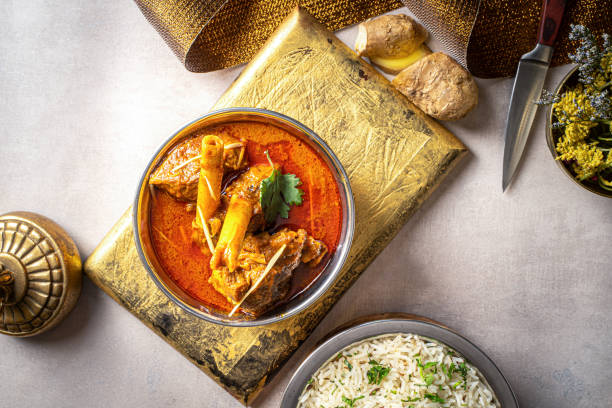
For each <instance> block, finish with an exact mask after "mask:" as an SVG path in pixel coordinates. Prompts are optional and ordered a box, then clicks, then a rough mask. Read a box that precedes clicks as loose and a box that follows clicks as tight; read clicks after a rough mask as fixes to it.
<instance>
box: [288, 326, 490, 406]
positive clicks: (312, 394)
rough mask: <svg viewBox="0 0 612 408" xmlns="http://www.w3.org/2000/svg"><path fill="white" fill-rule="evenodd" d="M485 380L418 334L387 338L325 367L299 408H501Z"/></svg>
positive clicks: (347, 353)
mask: <svg viewBox="0 0 612 408" xmlns="http://www.w3.org/2000/svg"><path fill="white" fill-rule="evenodd" d="M481 378H482V377H481V374H480V373H479V372H478V371H477V369H476V368H475V367H473V366H472V365H470V364H469V363H467V362H466V361H465V360H464V359H463V357H461V356H460V355H459V354H457V353H456V352H453V351H452V350H450V349H449V348H448V347H446V346H445V345H442V344H438V343H435V342H432V340H430V339H426V338H422V337H420V336H417V335H413V334H407V335H397V334H393V335H385V336H380V337H376V338H373V339H369V340H366V341H364V342H360V343H357V344H354V345H351V346H349V347H347V348H346V349H345V350H342V351H341V352H340V353H338V354H337V355H336V356H334V358H332V359H331V360H330V361H328V362H327V363H326V364H324V365H323V366H322V367H321V368H320V369H319V370H318V371H317V372H316V373H315V375H313V377H312V381H309V382H308V385H307V386H306V387H305V388H304V391H303V392H302V395H301V396H300V400H299V403H298V407H297V408H321V407H326V408H333V407H343V408H373V407H381V406H401V407H404V408H410V407H412V408H452V407H462V406H467V407H470V408H499V407H500V405H499V403H498V402H497V399H496V398H495V396H494V394H493V391H492V390H491V388H490V387H489V386H488V385H487V384H486V383H485V382H484V381H482V380H481ZM341 379H342V380H341ZM338 384H341V385H342V392H337V391H338V389H339V387H338Z"/></svg>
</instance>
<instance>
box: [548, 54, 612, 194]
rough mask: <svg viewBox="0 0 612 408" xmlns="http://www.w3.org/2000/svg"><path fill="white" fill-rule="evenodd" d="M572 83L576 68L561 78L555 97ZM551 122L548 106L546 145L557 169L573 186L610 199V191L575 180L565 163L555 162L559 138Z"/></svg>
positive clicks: (551, 112) (550, 111)
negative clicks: (556, 145)
mask: <svg viewBox="0 0 612 408" xmlns="http://www.w3.org/2000/svg"><path fill="white" fill-rule="evenodd" d="M574 83H578V67H577V66H576V67H574V68H572V70H570V71H569V72H568V73H567V75H565V77H563V79H562V80H561V82H560V83H559V85H558V86H557V88H556V89H555V95H561V92H563V89H564V88H565V87H566V86H567V85H572V84H574ZM552 120H553V108H552V105H550V106H549V107H548V109H547V111H546V144H548V149H549V150H550V153H551V154H552V156H553V158H554V159H555V162H557V165H558V166H559V168H561V170H563V173H565V175H566V176H567V177H569V178H570V179H571V180H572V181H573V182H574V183H575V184H578V185H579V186H580V187H582V188H584V189H585V190H588V191H590V192H591V193H595V194H597V195H600V196H603V197H608V198H612V191H606V190H605V189H603V188H601V187H600V186H599V185H597V184H591V183H584V182H581V181H580V180H578V179H576V175H575V174H574V173H573V172H572V171H571V170H570V169H569V168H568V167H567V166H566V165H565V163H563V162H562V161H561V160H557V157H559V154H558V153H557V150H556V149H555V144H556V142H557V139H558V138H559V136H558V130H557V131H556V130H555V129H553V127H552Z"/></svg>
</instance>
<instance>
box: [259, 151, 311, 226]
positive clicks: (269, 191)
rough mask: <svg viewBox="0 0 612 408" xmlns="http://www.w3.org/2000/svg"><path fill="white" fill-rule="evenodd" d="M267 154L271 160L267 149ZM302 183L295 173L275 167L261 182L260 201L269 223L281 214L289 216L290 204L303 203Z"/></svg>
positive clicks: (283, 216)
mask: <svg viewBox="0 0 612 408" xmlns="http://www.w3.org/2000/svg"><path fill="white" fill-rule="evenodd" d="M266 156H267V157H268V160H270V154H269V153H268V151H267V150H266ZM270 163H272V161H271V160H270ZM300 184H302V181H301V180H300V179H299V178H298V177H297V176H296V175H295V174H283V173H282V172H281V171H280V170H279V169H273V170H272V174H271V175H270V177H268V178H267V179H264V180H263V181H262V182H261V189H260V192H259V202H260V203H261V208H262V209H263V212H264V218H265V219H266V222H267V223H268V224H271V223H273V222H274V220H275V219H276V217H277V216H279V215H280V216H281V217H282V218H289V209H290V206H292V205H301V204H302V195H303V194H304V192H303V191H302V190H301V189H299V188H298V186H299V185H300Z"/></svg>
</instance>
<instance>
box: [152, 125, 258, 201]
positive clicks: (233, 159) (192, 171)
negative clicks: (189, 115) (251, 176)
mask: <svg viewBox="0 0 612 408" xmlns="http://www.w3.org/2000/svg"><path fill="white" fill-rule="evenodd" d="M220 137H221V139H222V140H223V143H224V145H225V146H226V148H225V150H224V151H223V168H224V172H228V171H235V170H239V169H242V168H244V167H246V166H247V165H248V160H247V158H246V153H245V152H244V151H242V149H241V148H240V146H239V145H240V144H241V143H243V142H241V141H240V140H238V139H235V138H232V137H228V136H225V135H222V136H220ZM228 147H229V148H228ZM201 149H202V138H201V137H194V138H190V139H189V140H186V141H185V142H183V143H181V144H180V145H178V146H176V147H175V148H174V149H173V150H172V151H171V152H170V153H169V154H167V155H166V158H165V159H164V160H163V161H162V162H161V163H160V164H159V166H157V168H156V169H155V171H154V172H153V173H152V174H151V176H150V177H149V183H150V184H153V185H155V186H157V187H159V188H161V189H162V190H164V191H166V192H167V193H168V194H170V195H171V196H172V197H174V198H176V199H177V200H181V201H190V202H195V201H196V199H197V197H198V179H199V178H200V161H199V160H197V159H195V158H196V157H198V156H199V155H200V152H201ZM241 156H242V157H241ZM189 160H191V161H190V162H189V163H187V162H188V161H189ZM185 163H187V164H185ZM181 166H182V167H181Z"/></svg>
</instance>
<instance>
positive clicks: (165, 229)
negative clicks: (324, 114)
mask: <svg viewBox="0 0 612 408" xmlns="http://www.w3.org/2000/svg"><path fill="white" fill-rule="evenodd" d="M209 134H214V135H217V136H222V135H224V134H225V135H229V136H232V137H234V138H236V139H243V140H246V141H247V148H246V153H247V157H248V161H249V165H255V164H263V163H267V162H268V161H267V159H266V156H265V154H264V152H265V151H266V150H268V151H269V152H270V156H271V158H272V161H273V162H274V163H275V164H280V165H281V171H282V172H283V173H293V174H295V175H296V176H297V177H299V178H300V180H301V181H302V185H301V186H300V188H301V189H302V190H303V191H304V195H303V203H302V205H300V206H292V207H291V210H290V212H289V218H288V219H282V218H279V219H278V220H277V222H276V224H275V225H274V226H273V227H271V228H269V231H270V232H274V231H275V230H277V229H279V228H281V227H283V226H284V227H288V228H291V229H293V230H296V229H298V228H303V229H305V230H306V231H307V232H308V234H310V235H312V236H313V237H314V238H315V239H318V240H321V241H323V242H324V243H325V245H327V247H328V249H329V253H328V254H327V255H326V257H325V258H324V259H323V261H322V262H321V263H320V264H319V265H317V266H316V267H314V268H311V267H308V266H307V265H304V264H301V265H300V266H299V267H298V269H296V270H295V271H294V272H293V278H292V288H291V292H290V294H289V298H288V299H287V300H289V299H291V298H293V297H295V296H297V295H298V294H299V293H301V292H303V291H304V290H305V289H307V288H308V287H309V286H310V285H311V284H312V283H313V282H314V281H315V280H316V279H317V277H318V276H319V275H320V274H321V272H322V270H323V269H324V268H325V266H326V265H327V263H328V262H329V259H330V254H333V252H334V251H335V250H336V247H337V246H338V241H339V239H340V233H341V225H342V206H341V201H340V193H339V191H338V186H337V184H336V182H335V180H334V177H333V175H332V172H331V170H330V169H329V167H328V166H327V164H326V163H325V161H324V160H323V159H322V158H321V157H319V155H318V154H317V153H316V152H315V151H314V150H313V149H312V148H311V147H310V146H308V145H307V144H305V143H303V142H302V141H301V140H300V139H298V138H297V137H295V136H293V135H291V134H290V133H289V132H287V131H285V130H283V129H280V128H277V127H275V126H273V125H269V124H263V123H257V122H240V123H232V124H226V125H222V126H216V127H212V128H209V129H206V130H199V131H197V132H196V133H195V135H193V136H191V138H192V139H193V138H195V141H197V145H198V146H200V143H201V139H202V138H203V137H204V135H209ZM198 154H199V153H198ZM196 163H198V161H196ZM226 176H227V175H226ZM231 176H232V175H230V177H231ZM225 184H226V182H225V181H224V185H225ZM150 211H151V214H150V215H151V229H152V231H151V233H152V234H151V236H152V240H153V245H154V247H155V251H156V253H157V256H158V258H159V261H160V262H161V264H162V266H163V268H164V270H165V271H166V272H167V273H168V275H169V276H170V277H171V278H172V280H173V281H174V282H175V283H176V284H177V285H178V286H179V287H181V288H182V289H183V290H185V291H186V292H187V293H189V294H190V295H191V296H193V297H194V298H196V299H197V300H198V301H200V302H201V303H202V304H203V305H204V306H206V307H208V308H212V309H221V310H224V311H229V310H231V309H232V304H231V303H230V302H229V301H228V300H227V299H226V298H225V297H224V296H223V295H221V294H220V293H219V292H217V291H216V290H215V289H214V288H213V286H212V285H211V284H210V283H208V278H209V277H210V274H211V270H210V266H209V262H210V255H207V254H204V253H203V252H202V251H201V249H200V247H199V246H198V245H197V244H195V243H194V242H193V241H192V239H191V232H192V227H191V223H192V221H193V219H194V217H195V211H193V210H190V209H189V208H188V205H187V203H185V202H183V201H178V200H176V199H174V198H173V197H171V196H170V195H168V194H167V193H165V192H162V191H161V190H156V191H155V199H154V200H152V205H151V210H150Z"/></svg>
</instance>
